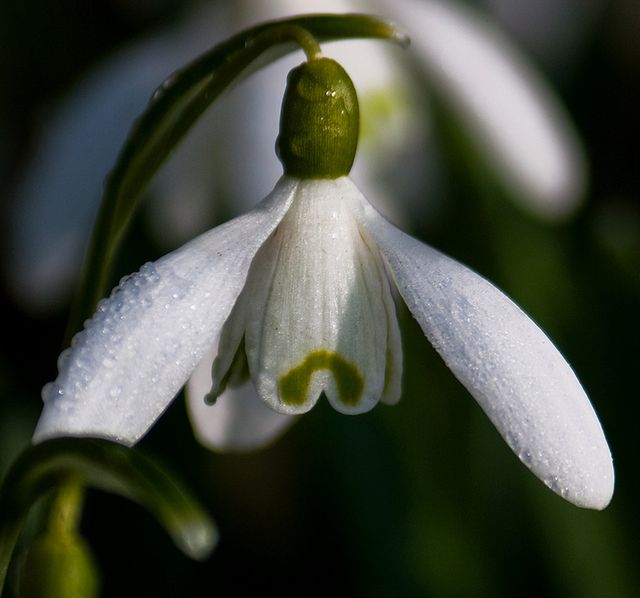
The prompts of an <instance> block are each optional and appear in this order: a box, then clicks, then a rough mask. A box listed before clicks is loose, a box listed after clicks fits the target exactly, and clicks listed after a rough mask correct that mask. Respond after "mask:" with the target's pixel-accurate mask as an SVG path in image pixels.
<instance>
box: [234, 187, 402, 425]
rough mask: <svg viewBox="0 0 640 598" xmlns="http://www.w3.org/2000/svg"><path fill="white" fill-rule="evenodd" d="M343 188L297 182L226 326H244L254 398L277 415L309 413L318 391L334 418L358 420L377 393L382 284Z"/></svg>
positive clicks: (381, 371) (382, 352) (381, 372)
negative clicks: (354, 416)
mask: <svg viewBox="0 0 640 598" xmlns="http://www.w3.org/2000/svg"><path fill="white" fill-rule="evenodd" d="M347 188H349V189H350V188H351V187H350V186H349V187H347ZM344 189H345V185H344V183H343V182H341V179H338V180H337V181H333V180H307V181H301V183H300V185H299V187H298V190H297V192H296V198H295V200H294V202H293V204H292V206H291V209H290V210H289V212H288V213H287V215H286V216H285V217H284V218H283V220H282V222H281V223H280V226H278V228H277V229H276V231H275V233H274V235H273V236H272V237H271V238H270V239H269V241H268V242H267V243H265V244H264V245H263V246H262V248H261V249H260V251H259V252H258V254H257V255H256V259H255V260H254V263H253V264H252V267H251V271H250V273H249V276H248V278H247V285H246V287H245V289H244V290H243V293H242V297H241V298H240V299H239V300H238V303H237V305H236V310H237V311H236V312H235V313H234V314H233V316H232V318H230V321H229V324H228V326H227V327H226V328H225V332H227V331H228V330H233V329H234V328H237V326H234V325H233V319H234V318H238V319H240V320H241V321H245V322H246V331H245V351H246V355H247V359H248V363H249V371H250V373H251V376H252V378H253V380H254V382H255V385H256V388H257V390H258V394H259V395H260V396H261V397H262V398H263V399H264V400H265V401H267V402H268V403H269V405H270V406H271V407H273V408H274V409H276V410H278V411H281V412H283V413H303V412H305V411H308V410H309V409H310V408H311V407H312V406H313V405H314V404H315V402H316V400H317V399H318V397H319V395H320V393H321V392H322V391H324V393H325V394H326V395H327V398H328V399H329V401H330V402H331V404H332V405H333V406H334V408H336V409H337V410H339V411H342V412H344V413H362V412H364V411H367V410H369V409H371V408H372V407H373V406H374V405H375V404H376V403H377V402H378V400H379V399H380V397H381V396H382V394H383V391H384V390H385V374H386V368H385V363H386V354H387V343H388V337H389V333H388V330H387V328H388V314H387V305H386V304H385V301H384V300H383V297H384V295H385V293H387V294H388V293H389V292H390V291H389V289H388V285H389V282H388V280H387V278H386V275H384V273H383V272H382V270H381V267H380V258H379V256H378V255H377V253H373V252H372V251H371V250H370V248H369V247H367V245H366V243H365V241H364V240H363V238H362V236H361V233H360V230H359V228H358V226H357V224H356V222H355V219H354V217H353V215H352V214H351V213H350V211H349V209H348V208H347V206H346V204H345V202H344V198H343V196H342V195H343V192H344ZM385 285H386V289H385ZM393 317H395V314H394V316H393ZM223 335H224V333H223ZM394 374H396V375H399V373H398V372H394ZM394 398H395V397H394Z"/></svg>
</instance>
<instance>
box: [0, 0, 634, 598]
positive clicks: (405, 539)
mask: <svg viewBox="0 0 640 598" xmlns="http://www.w3.org/2000/svg"><path fill="white" fill-rule="evenodd" d="M475 4H477V5H478V6H479V7H480V8H482V9H484V10H487V11H488V12H489V13H491V14H492V15H493V17H494V18H495V19H496V20H497V22H498V23H499V24H500V26H501V27H503V28H504V29H505V30H506V31H507V32H508V33H509V34H510V35H511V36H512V37H513V38H514V39H516V40H517V42H518V43H519V44H520V45H521V46H522V47H524V49H525V50H526V51H527V52H528V54H529V55H530V56H531V57H532V60H533V61H534V63H536V64H537V66H538V67H539V68H540V69H541V70H542V72H543V73H544V74H545V75H546V76H547V77H548V79H549V81H550V82H551V85H552V86H553V87H554V88H555V89H556V90H557V92H558V94H559V95H560V97H561V98H562V100H563V101H564V103H565V105H566V106H567V108H568V112H569V114H570V115H571V117H572V119H573V120H574V122H575V124H576V128H577V130H578V131H579V134H580V136H581V138H582V140H583V142H584V146H585V152H586V156H587V160H588V164H589V168H590V184H589V189H588V192H587V197H586V201H585V202H584V205H583V207H582V208H581V209H580V210H579V211H578V213H577V214H576V215H575V216H574V217H573V218H571V219H569V220H567V221H565V222H562V223H549V222H543V221H540V220H538V219H536V218H533V217H531V216H530V215H527V214H525V213H524V212H522V211H521V210H519V209H518V208H517V207H515V206H514V205H513V204H512V203H510V202H509V201H505V200H504V198H503V197H501V195H502V194H503V192H502V191H501V190H500V189H499V188H498V187H497V186H496V185H495V184H493V183H492V182H491V180H490V179H489V178H488V177H487V176H486V173H483V172H482V170H481V169H478V168H476V167H474V165H475V164H476V161H475V160H474V157H473V155H469V154H468V153H467V152H460V151H459V150H460V147H461V141H460V139H459V135H458V134H457V131H456V130H455V127H451V126H450V123H448V122H447V118H446V116H445V115H443V117H442V118H436V119H435V123H434V126H435V128H436V134H437V135H438V137H439V139H440V140H441V141H442V142H444V145H443V147H445V148H446V151H442V152H440V153H439V154H438V168H439V176H438V184H437V185H436V187H435V189H434V188H433V187H432V188H431V189H429V191H428V192H429V193H431V194H436V195H437V197H435V198H426V199H425V201H429V202H430V204H431V205H432V208H431V209H429V210H428V211H426V212H425V216H424V217H423V218H417V217H415V216H413V217H412V220H411V227H412V231H411V232H412V233H413V234H415V235H416V236H419V237H420V238H422V239H424V240H426V241H427V242H429V243H430V244H432V245H435V246H436V247H438V248H440V249H442V250H443V251H445V252H446V253H448V254H450V255H452V256H454V257H456V258H457V259H459V260H460V261H462V262H463V263H466V264H468V265H469V266H471V267H472V268H474V269H475V270H477V271H479V272H481V273H483V274H484V275H485V276H487V278H489V279H490V280H492V281H494V282H495V283H496V284H497V285H498V286H499V287H500V288H502V289H503V290H504V291H505V292H506V293H507V294H508V295H510V296H511V297H512V298H514V299H515V300H516V302H517V303H519V304H520V305H521V306H522V307H523V308H524V309H525V310H526V311H527V312H528V313H529V314H530V315H532V316H533V318H534V319H535V320H537V321H538V322H539V323H540V324H541V325H542V326H543V328H544V329H545V330H546V331H547V332H548V334H549V335H550V336H551V338H552V339H554V340H555V342H556V343H557V345H558V346H559V347H560V349H561V350H562V351H563V353H564V354H565V356H566V357H567V358H568V361H569V362H570V363H571V364H572V366H573V368H574V369H575V371H576V372H577V373H578V376H579V378H580V379H581V381H582V382H583V384H584V386H585V388H586V389H587V392H588V394H589V395H590V397H591V399H592V401H593V403H594V406H595V407H596V410H597V411H598V413H599V415H600V418H601V420H602V423H603V426H604V429H605V431H606V434H607V437H608V439H609V442H610V445H611V449H612V452H613V455H614V460H615V465H616V474H617V484H616V493H615V495H614V498H613V502H612V503H611V505H610V506H609V507H608V509H607V510H606V511H604V512H602V513H596V512H590V511H583V510H580V509H577V508H576V507H573V506H571V505H569V504H567V503H565V502H564V501H562V500H561V499H560V498H558V497H557V496H555V495H554V494H552V493H551V492H549V491H548V490H547V489H546V488H544V487H543V486H542V485H541V484H540V483H539V482H538V481H537V480H536V479H535V478H534V477H533V476H532V475H531V474H530V473H528V472H527V471H526V469H525V468H523V467H522V466H521V465H520V463H519V462H518V461H517V459H516V458H515V457H514V456H513V455H512V454H511V452H510V451H509V450H508V448H507V447H506V445H505V444H504V443H503V441H502V440H501V439H500V438H499V436H498V434H496V433H495V431H494V430H493V428H492V426H491V424H490V423H489V421H488V420H487V419H486V417H485V416H484V415H483V414H482V412H481V411H480V409H479V408H478V407H477V405H476V404H475V403H474V401H473V400H472V399H471V398H470V397H469V395H468V394H467V393H466V391H465V390H464V389H463V388H462V387H461V386H460V385H459V383H458V382H457V381H456V380H455V379H454V378H453V376H452V375H451V374H450V372H449V371H448V370H447V369H446V367H444V365H443V364H442V363H441V362H440V360H439V358H438V356H437V355H436V354H435V352H434V351H433V349H432V348H431V347H430V345H429V344H428V343H427V342H426V341H425V339H424V337H423V335H422V333H421V332H420V330H419V328H418V326H417V325H416V324H415V322H413V321H412V318H411V317H410V315H408V313H407V312H406V311H403V310H402V309H401V310H400V316H401V321H402V325H403V343H404V349H405V377H404V388H405V390H404V396H403V400H402V401H401V402H400V404H399V405H398V406H396V407H393V408H390V407H386V406H379V407H378V408H376V409H375V410H373V411H372V412H371V413H368V414H366V415H363V416H359V417H353V418H352V417H346V416H342V415H340V414H338V413H336V412H334V411H333V410H331V409H330V408H329V407H328V406H327V405H326V404H324V403H323V402H321V404H319V405H318V406H317V407H316V408H315V409H314V410H313V411H312V412H311V413H310V414H308V415H307V416H305V417H304V418H302V419H301V421H300V422H299V423H298V424H297V425H296V426H294V427H293V428H292V430H291V431H290V432H288V433H287V434H286V435H285V436H284V437H283V438H282V439H280V440H279V441H278V442H277V443H276V444H275V445H274V446H272V447H271V448H269V449H266V450H263V451H260V452H257V453H254V454H250V455H221V454H214V453H211V452H209V451H208V450H206V449H204V448H202V447H200V446H199V445H198V444H197V442H196V441H195V440H194V438H193V435H192V432H191V428H190V425H189V422H188V420H187V417H186V410H185V406H184V402H183V401H182V400H178V401H176V402H175V403H174V404H173V406H172V407H171V408H170V410H169V411H168V412H167V414H166V415H165V416H164V417H163V418H162V419H161V420H160V422H159V424H158V425H157V426H155V427H154V428H153V429H152V431H151V432H150V433H149V435H148V436H147V437H146V438H145V439H144V440H143V441H142V443H141V448H142V449H143V450H147V451H149V452H152V453H153V454H154V455H155V456H156V457H158V458H159V459H160V460H161V461H164V462H165V463H167V464H168V465H169V466H170V467H172V468H173V469H174V470H176V471H177V472H179V473H180V474H181V475H182V477H183V478H185V479H186V480H188V482H189V484H190V485H191V486H192V487H193V489H194V490H195V491H196V493H197V494H198V495H199V496H200V497H201V498H202V500H203V502H204V503H205V504H206V505H208V507H209V508H210V511H211V513H212V515H213V517H214V518H215V519H216V520H217V522H218V524H219V528H220V534H221V541H220V544H219V546H218V548H217V549H216V551H215V552H214V554H213V555H212V557H211V558H210V559H209V560H208V561H207V562H205V563H195V562H191V561H189V560H188V559H187V558H186V557H184V556H183V555H182V554H180V553H178V551H177V550H176V549H175V548H174V546H173V544H172V543H171V542H170V541H169V539H168V538H167V537H165V536H164V535H163V532H162V530H160V529H159V528H158V527H157V526H156V524H155V523H154V521H153V520H152V518H151V516H149V515H147V514H146V513H145V512H143V511H142V510H141V509H140V508H139V507H137V506H135V505H133V504H131V503H128V502H126V501H125V500H124V499H120V498H115V497H113V496H110V495H105V494H101V493H98V492H95V493H94V492H90V493H89V496H88V499H87V503H86V508H85V517H84V519H83V525H82V529H83V532H84V534H85V536H86V538H87V539H88V540H89V542H90V544H91V546H92V548H93V550H94V552H95V555H96V557H97V561H98V563H99V566H100V569H101V574H102V580H103V595H105V596H128V595H139V596H142V595H154V596H205V595H207V596H208V595H218V596H237V595H244V594H248V593H253V592H255V593H261V594H269V593H277V594H278V595H294V594H296V595H299V594H305V595H321V594H323V595H324V594H327V593H331V594H333V595H336V594H337V595H352V596H427V597H428V596H437V597H440V596H445V597H446V596H456V597H459V596H461V597H464V596H469V597H471V596H473V597H481V596H494V597H495V596H514V595H517V596H563V597H566V596H576V597H577V596H580V597H594V598H596V597H597V598H599V597H605V596H606V597H614V598H617V597H626V596H637V595H640V568H639V567H638V565H639V563H640V542H639V540H638V538H640V521H639V517H638V506H637V505H638V499H639V497H640V481H639V480H640V476H638V464H637V462H636V461H635V458H636V456H637V453H638V448H637V446H638V443H637V434H638V432H637V427H638V425H637V422H638V421H639V417H640V413H639V406H638V400H637V397H638V390H637V383H636V379H635V378H634V376H635V374H636V373H637V368H638V358H639V356H640V354H639V351H638V336H639V332H640V326H639V325H638V322H639V318H638V306H639V299H640V259H639V258H640V180H639V179H640V160H639V158H640V156H639V154H638V135H639V134H640V126H639V125H640V122H639V121H640V118H639V116H638V114H639V111H638V106H640V77H639V76H638V75H639V73H640V44H638V39H639V37H640V5H639V4H638V3H637V2H636V0H611V1H609V2H607V1H606V0H588V2H585V0H561V1H559V2H552V1H551V0H545V1H544V2H536V1H534V0H511V1H508V0H478V2H476V3H475ZM192 5H193V2H185V1H182V0H180V1H178V0H139V1H134V2H131V1H128V0H95V1H94V2H91V3H84V4H82V3H80V4H79V3H76V2H71V1H70V0H55V1H53V0H28V1H25V2H17V1H11V0H10V1H6V2H3V3H2V4H1V5H0V39H2V46H3V50H2V52H1V53H0V202H1V203H0V210H2V219H1V222H2V225H3V227H6V228H5V230H3V232H2V236H1V238H2V240H3V247H2V253H1V255H2V262H3V263H2V266H3V270H6V269H7V268H8V266H7V261H8V260H9V259H10V258H11V252H12V251H15V247H13V246H11V245H10V244H9V243H8V242H7V239H8V238H9V236H10V235H9V232H10V231H9V230H8V227H10V226H11V219H10V217H9V214H10V213H11V210H13V209H14V208H15V203H16V202H17V201H19V194H18V193H17V192H16V190H17V189H18V188H19V186H20V182H21V180H22V179H23V177H25V176H26V173H28V171H29V169H30V168H31V167H32V164H31V161H32V158H33V156H34V154H35V152H36V151H37V144H38V141H39V133H40V131H41V128H42V126H43V124H44V123H45V122H46V119H47V116H48V115H49V113H50V112H51V111H52V110H53V108H54V107H55V106H57V105H58V104H59V103H60V102H61V101H63V99H64V97H65V95H66V94H67V93H69V91H70V90H72V89H73V88H74V86H75V85H78V84H79V82H81V81H82V80H83V79H84V78H86V77H87V76H89V75H90V74H91V73H92V69H95V68H98V66H99V65H100V62H101V61H102V60H104V59H106V58H107V57H109V56H111V55H112V54H113V53H114V52H116V51H117V50H118V49H119V48H121V47H122V45H123V44H126V43H130V42H133V41H135V40H137V39H141V38H143V37H144V36H148V35H150V34H152V33H153V32H154V31H156V30H157V29H158V28H160V27H162V28H164V27H170V26H171V24H172V23H175V22H179V21H180V20H181V19H183V18H184V17H185V15H186V14H188V12H189V11H191V10H192V9H193V6H192ZM579 5H580V10H578V7H579ZM585 5H586V6H588V10H586V11H585ZM574 14H580V15H582V16H581V19H580V21H579V22H572V18H573V16H572V15H574ZM227 33H228V34H231V33H233V31H228V32H227ZM212 41H214V40H212ZM167 74H169V73H167ZM157 83H160V80H159V81H157ZM283 88H284V87H283ZM221 143H222V144H223V143H224V140H221ZM105 174H106V172H105ZM41 184H42V185H43V186H46V184H47V181H46V180H43V181H42V182H41ZM426 193H427V192H426V191H425V195H426ZM152 199H153V198H151V200H152ZM255 199H258V198H255ZM433 206H435V207H433ZM34 218H37V215H36V214H34ZM45 227H46V223H45ZM164 249H165V248H164V247H163V248H162V250H164ZM159 252H160V249H159V247H158V243H157V239H156V238H154V236H153V235H152V234H150V231H149V225H148V223H147V222H145V220H144V219H143V218H138V219H137V220H136V221H135V222H134V225H133V230H132V232H131V234H130V235H129V240H128V241H127V246H126V250H125V251H124V252H123V257H122V260H121V261H122V264H120V265H119V268H118V275H119V276H121V275H122V274H124V273H127V272H130V271H132V270H135V269H137V268H138V267H139V265H140V264H141V263H142V261H144V260H145V259H148V258H151V257H155V256H157V255H158V254H159ZM8 278H9V277H4V279H3V280H4V281H5V283H6V284H4V285H3V288H2V294H1V295H0V306H1V309H0V313H1V314H2V326H3V339H2V354H1V358H0V474H4V472H5V471H6V469H7V467H8V466H9V464H10V463H11V461H12V460H13V459H14V458H15V456H16V455H17V454H18V453H19V452H20V451H21V450H22V449H23V448H24V447H25V446H26V445H27V444H28V443H29V441H30V435H31V432H32V430H33V427H34V425H35V421H36V419H37V416H38V413H39V410H40V389H41V387H42V386H43V385H44V384H45V383H46V382H48V381H49V380H51V379H53V378H54V377H55V367H56V357H57V355H58V353H59V350H60V348H61V347H60V343H61V339H62V337H63V333H64V326H65V319H66V316H67V309H68V304H58V305H56V306H55V307H53V308H51V309H48V310H44V311H41V310H34V309H32V308H31V307H30V306H29V305H26V304H25V303H24V302H23V301H21V300H20V299H19V298H18V297H17V296H16V294H14V293H12V290H11V285H10V284H9V282H7V281H8ZM43 292H46V291H44V290H43ZM634 397H636V398H635V399H634Z"/></svg>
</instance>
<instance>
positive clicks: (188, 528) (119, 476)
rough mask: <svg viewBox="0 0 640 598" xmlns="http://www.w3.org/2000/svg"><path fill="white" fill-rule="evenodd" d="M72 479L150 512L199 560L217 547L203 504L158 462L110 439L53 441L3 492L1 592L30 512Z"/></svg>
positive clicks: (21, 466)
mask: <svg viewBox="0 0 640 598" xmlns="http://www.w3.org/2000/svg"><path fill="white" fill-rule="evenodd" d="M70 477H73V478H79V479H80V480H81V481H82V482H83V483H84V484H86V485H88V486H92V487H95V488H99V489H101V490H105V491H107V492H111V493H113V494H118V495H120V496H123V497H125V498H128V499H130V500H132V501H134V502H136V503H138V504H139V505H141V506H142V507H144V508H146V509H147V510H148V511H149V512H150V513H152V514H153V515H154V517H155V518H156V519H157V520H158V522H159V523H160V524H161V525H162V526H163V527H164V528H165V530H166V531H167V533H168V534H169V535H170V536H171V538H172V539H173V541H174V543H175V544H176V545H177V546H178V548H180V550H181V551H182V552H184V553H185V554H186V555H187V556H189V557H191V558H193V559H197V560H202V559H205V558H206V557H207V556H208V555H209V554H210V552H211V550H212V549H213V547H214V546H215V544H216V541H217V531H216V529H215V527H214V524H213V522H212V521H211V519H210V518H209V516H208V515H207V514H206V512H205V511H204V509H203V508H202V506H201V505H200V503H199V502H198V501H197V500H196V499H195V498H194V497H193V496H192V495H191V494H190V493H189V492H188V491H187V490H186V489H185V488H184V486H183V485H182V484H181V483H180V482H179V481H177V480H176V479H175V477H173V476H172V475H171V474H169V473H168V472H167V471H166V470H165V469H163V468H162V467H161V466H160V465H159V464H158V463H157V462H156V461H155V460H153V459H151V458H150V457H148V456H145V455H144V454H142V453H141V452H139V451H138V450H135V449H129V448H125V447H122V446H120V445H118V444H114V443H111V442H108V441H106V440H95V439H87V438H61V439H55V440H49V441H47V442H43V443H41V444H38V445H35V446H32V447H30V448H28V449H27V450H26V451H25V452H24V453H23V454H22V455H21V456H20V458H19V459H18V460H17V461H16V462H15V463H14V464H13V466H12V468H11V469H10V470H9V473H8V474H7V476H6V478H5V480H4V482H3V484H2V487H1V488H0V592H1V591H2V586H3V583H4V579H5V576H6V573H7V569H8V566H9V561H10V558H11V554H12V552H13V548H14V547H15V544H16V542H17V539H18V536H19V534H20V531H21V530H22V527H23V525H24V523H25V521H26V518H27V515H28V513H29V510H30V509H31V507H32V506H33V504H34V502H35V501H36V500H37V499H38V498H40V497H41V496H43V495H44V494H46V493H47V492H49V491H50V490H52V489H54V488H55V487H56V486H57V485H58V484H59V483H61V482H63V481H64V480H66V479H68V478H70Z"/></svg>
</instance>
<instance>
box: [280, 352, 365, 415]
mask: <svg viewBox="0 0 640 598" xmlns="http://www.w3.org/2000/svg"><path fill="white" fill-rule="evenodd" d="M318 370H329V371H330V372H331V373H332V374H333V379H334V380H335V381H336V386H337V387H338V395H339V396H338V398H339V399H340V401H341V402H342V403H344V404H345V405H347V406H348V407H355V406H356V405H357V404H358V403H359V402H360V399H361V398H362V390H363V388H364V378H363V377H362V374H360V372H359V371H358V368H356V366H354V365H353V364H352V363H351V362H349V361H347V360H346V359H345V358H344V357H342V356H341V355H338V354H337V353H334V352H333V351H327V350H326V349H319V350H317V351H312V352H311V353H309V354H308V355H307V356H306V357H305V359H304V360H303V361H302V363H300V364H299V365H297V366H296V367H294V368H292V369H290V370H289V371H288V372H287V373H286V374H285V375H284V376H282V377H281V378H280V380H278V390H279V391H280V399H281V401H282V402H283V403H285V404H286V405H302V404H303V403H304V402H305V400H306V399H307V391H308V389H309V384H310V383H311V378H312V376H313V374H314V373H315V372H317V371H318Z"/></svg>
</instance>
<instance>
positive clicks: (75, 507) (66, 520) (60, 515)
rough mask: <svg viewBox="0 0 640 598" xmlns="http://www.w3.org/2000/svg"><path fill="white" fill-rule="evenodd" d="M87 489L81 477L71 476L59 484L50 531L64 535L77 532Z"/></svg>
mask: <svg viewBox="0 0 640 598" xmlns="http://www.w3.org/2000/svg"><path fill="white" fill-rule="evenodd" d="M84 495H85V489H84V486H83V484H82V483H81V482H80V479H79V478H77V477H75V476H70V477H69V478H67V479H66V480H64V481H63V482H61V483H60V484H59V485H58V488H57V489H56V496H55V498H54V500H53V504H52V506H51V512H50V514H49V531H50V532H51V533H53V534H55V535H58V536H63V535H65V534H68V533H69V532H75V531H76V530H77V528H78V524H79V523H80V516H81V514H82V505H83V502H84Z"/></svg>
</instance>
